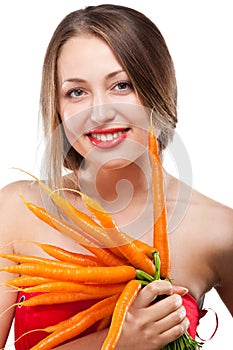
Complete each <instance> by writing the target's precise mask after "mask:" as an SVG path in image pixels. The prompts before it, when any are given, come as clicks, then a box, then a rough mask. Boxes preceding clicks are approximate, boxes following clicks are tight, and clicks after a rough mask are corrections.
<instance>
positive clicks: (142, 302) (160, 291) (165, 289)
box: [134, 280, 188, 308]
mask: <svg viewBox="0 0 233 350" xmlns="http://www.w3.org/2000/svg"><path fill="white" fill-rule="evenodd" d="M187 292H188V289H187V288H184V287H180V286H173V285H172V284H171V283H170V282H168V281H164V280H163V281H161V280H158V281H154V282H151V283H149V284H148V285H147V286H146V287H144V288H143V289H142V290H141V292H140V293H139V295H138V297H137V299H136V301H135V303H134V306H135V307H137V308H143V307H147V306H149V305H150V304H151V303H152V302H153V301H156V298H157V297H158V296H160V295H171V294H173V293H176V294H179V295H181V296H183V295H184V294H186V293H187Z"/></svg>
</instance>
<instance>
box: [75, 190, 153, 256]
mask: <svg viewBox="0 0 233 350" xmlns="http://www.w3.org/2000/svg"><path fill="white" fill-rule="evenodd" d="M75 192H77V193H78V194H79V195H80V196H81V197H82V199H83V201H84V203H85V204H86V206H87V208H88V209H89V210H90V212H91V213H92V214H94V215H95V217H96V219H97V220H99V221H100V223H101V225H102V226H103V227H104V228H109V229H114V230H117V231H118V232H117V233H116V231H114V230H110V234H111V233H112V234H114V233H116V235H117V234H118V235H119V233H120V234H121V239H122V242H121V241H117V244H119V245H122V244H125V240H127V244H128V243H129V242H130V241H131V242H134V244H135V245H136V246H137V247H138V248H140V249H141V250H142V251H143V252H144V253H146V255H147V256H149V257H150V258H152V256H153V252H154V251H155V250H156V249H155V248H154V247H151V246H149V245H148V244H146V243H144V242H141V241H139V240H134V239H133V238H132V237H130V236H128V235H127V234H126V233H123V232H119V231H120V230H119V228H118V227H117V225H116V223H115V221H114V220H113V218H112V216H111V215H110V214H109V213H108V212H107V211H106V210H105V209H104V208H103V207H102V206H101V205H100V204H99V203H98V202H96V201H95V200H94V199H93V198H91V197H89V196H87V195H86V194H84V193H82V192H80V191H75ZM118 239H119V238H118ZM113 240H114V238H113ZM115 240H116V238H115ZM115 253H116V254H117V252H115Z"/></svg>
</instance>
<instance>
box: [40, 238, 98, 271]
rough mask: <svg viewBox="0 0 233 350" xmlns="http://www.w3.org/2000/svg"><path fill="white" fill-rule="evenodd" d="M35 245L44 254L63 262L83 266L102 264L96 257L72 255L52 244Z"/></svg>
mask: <svg viewBox="0 0 233 350" xmlns="http://www.w3.org/2000/svg"><path fill="white" fill-rule="evenodd" d="M34 243H35V244H36V245H38V246H39V247H40V248H41V249H42V250H43V251H44V252H46V253H47V254H49V255H50V256H52V257H54V258H56V259H59V260H61V261H65V262H71V263H75V264H77V265H81V266H101V263H100V262H99V261H98V259H97V257H96V256H93V255H87V254H81V253H72V252H69V251H68V250H66V249H62V248H60V247H57V246H54V245H51V244H44V243H39V242H34Z"/></svg>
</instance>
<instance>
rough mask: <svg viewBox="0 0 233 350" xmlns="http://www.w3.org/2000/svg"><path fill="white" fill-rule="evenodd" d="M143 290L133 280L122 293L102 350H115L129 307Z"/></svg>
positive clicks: (137, 282) (138, 283)
mask: <svg viewBox="0 0 233 350" xmlns="http://www.w3.org/2000/svg"><path fill="white" fill-rule="evenodd" d="M140 289H141V283H140V282H139V281H137V280H132V281H130V282H128V283H127V285H126V286H125V288H124V290H123V292H122V293H121V295H120V297H119V299H118V301H117V303H116V306H115V309H114V311H113V316H112V322H111V325H110V328H109V332H108V335H107V337H106V339H105V341H104V343H103V346H102V348H101V350H113V349H115V347H116V345H117V342H118V340H119V337H120V334H121V331H122V327H123V323H124V320H125V316H126V313H127V311H128V310H129V307H130V306H131V305H132V303H133V301H134V300H135V298H136V296H137V295H138V293H139V291H140Z"/></svg>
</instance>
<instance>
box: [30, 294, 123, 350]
mask: <svg viewBox="0 0 233 350" xmlns="http://www.w3.org/2000/svg"><path fill="white" fill-rule="evenodd" d="M118 297H119V295H114V296H111V297H109V298H106V299H104V300H101V301H100V302H98V303H96V304H95V305H93V306H91V307H90V308H89V309H87V310H84V311H81V312H79V313H78V314H76V315H75V316H73V317H71V318H70V319H68V320H66V321H63V322H61V323H60V324H58V327H56V326H52V327H47V328H45V329H44V330H45V331H46V332H51V331H53V329H54V327H56V330H55V331H53V333H52V334H50V335H49V336H47V337H46V338H44V339H43V340H41V341H40V342H39V343H38V344H37V345H35V346H34V347H32V348H31V349H30V350H50V349H53V348H54V347H56V346H57V345H59V344H61V343H63V342H65V341H66V340H70V339H71V338H73V337H75V336H77V335H79V334H80V333H82V332H83V331H84V330H86V329H87V328H89V327H90V326H91V325H93V324H94V323H96V322H97V321H99V320H101V319H103V318H105V317H107V316H109V315H111V314H112V312H113V310H114V307H115V305H116V302H117V299H118ZM59 325H60V326H59Z"/></svg>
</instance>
